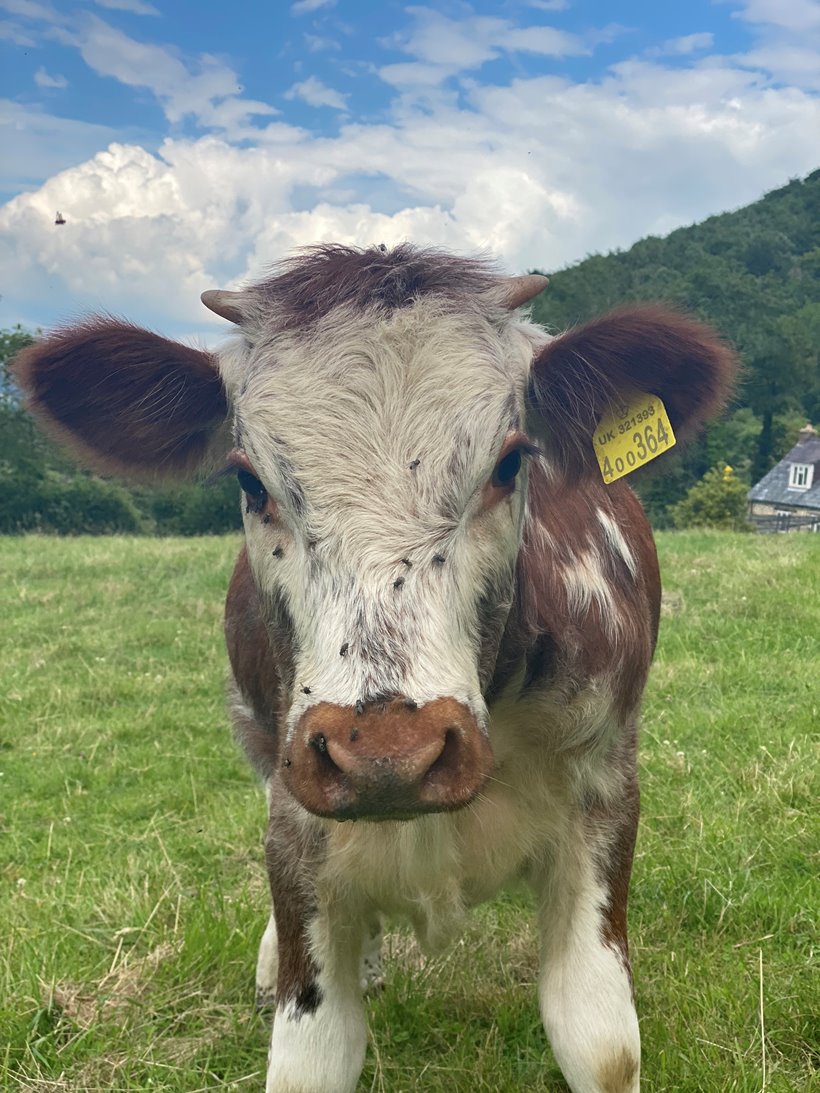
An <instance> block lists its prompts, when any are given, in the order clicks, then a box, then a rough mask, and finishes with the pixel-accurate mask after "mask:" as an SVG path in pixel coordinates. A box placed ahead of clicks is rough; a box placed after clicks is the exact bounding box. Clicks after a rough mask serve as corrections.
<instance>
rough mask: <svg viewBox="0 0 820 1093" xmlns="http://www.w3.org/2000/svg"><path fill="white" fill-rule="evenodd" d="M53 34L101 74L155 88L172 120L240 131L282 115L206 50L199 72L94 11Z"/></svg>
mask: <svg viewBox="0 0 820 1093" xmlns="http://www.w3.org/2000/svg"><path fill="white" fill-rule="evenodd" d="M54 34H55V36H56V37H58V39H59V40H60V41H61V42H62V43H63V44H64V45H73V46H75V47H76V48H77V49H79V51H80V53H81V54H82V58H83V60H84V61H85V63H86V64H87V65H88V66H89V68H91V69H92V70H93V71H94V72H96V73H97V74H98V75H100V76H110V77H113V78H114V79H116V80H118V81H119V82H120V83H123V84H126V85H127V86H129V87H142V88H147V89H148V90H149V91H151V92H152V93H153V94H154V95H155V96H156V98H157V99H158V100H159V102H160V103H161V105H162V108H163V110H164V112H165V116H166V117H167V118H168V120H169V121H170V122H180V121H182V120H183V119H184V118H186V117H192V118H194V119H195V120H196V122H197V123H198V124H199V125H202V126H208V127H214V128H225V127H227V126H228V124H230V126H232V127H233V128H234V129H235V130H236V129H241V127H242V126H244V125H247V123H248V121H249V119H250V118H252V117H258V116H264V115H272V114H275V113H277V111H276V110H275V109H274V108H273V107H272V106H270V105H269V104H268V103H264V102H258V101H255V100H252V99H244V98H242V97H241V93H242V88H241V86H240V85H239V81H238V79H237V76H236V73H235V72H234V71H233V70H232V69H230V68H228V66H227V65H225V64H224V63H223V62H221V61H219V60H217V59H216V58H215V57H212V56H211V55H209V54H202V55H201V56H200V58H199V60H198V62H197V65H196V71H190V69H189V68H188V66H187V64H186V63H185V62H184V61H183V60H182V59H180V57H179V56H178V55H177V51H176V50H174V49H172V48H170V47H167V46H162V45H156V44H154V43H147V42H140V41H137V40H136V39H135V38H131V37H129V36H128V35H127V34H125V33H123V32H122V31H121V30H118V29H117V28H116V27H113V26H111V25H110V24H109V23H106V22H105V21H104V20H103V19H100V18H98V17H97V16H95V15H88V16H86V18H85V19H83V20H82V22H81V24H80V26H79V28H78V29H73V30H58V31H55V32H54ZM235 135H238V136H240V137H241V136H244V135H245V134H242V133H239V134H235Z"/></svg>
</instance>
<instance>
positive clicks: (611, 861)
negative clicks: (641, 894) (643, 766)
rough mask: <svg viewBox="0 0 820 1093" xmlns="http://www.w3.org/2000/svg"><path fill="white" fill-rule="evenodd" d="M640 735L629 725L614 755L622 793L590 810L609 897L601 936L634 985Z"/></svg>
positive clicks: (598, 803) (590, 820)
mask: <svg viewBox="0 0 820 1093" xmlns="http://www.w3.org/2000/svg"><path fill="white" fill-rule="evenodd" d="M637 735H638V734H637V729H636V727H635V726H634V725H633V726H630V727H629V729H628V730H627V731H626V733H625V734H624V737H625V739H624V740H623V741H622V742H621V745H620V747H618V748H617V749H616V753H615V755H614V756H613V759H612V761H613V762H614V763H615V764H617V765H618V767H619V768H620V770H621V772H622V774H623V790H622V792H621V794H620V796H619V797H618V798H617V800H616V801H614V802H607V803H606V804H604V803H603V802H600V801H597V802H595V803H594V804H592V806H591V807H590V808H589V810H588V813H587V819H588V823H589V825H590V826H591V827H592V828H593V829H594V830H593V844H595V843H597V844H599V845H600V844H602V845H603V849H602V851H601V852H600V853H599V854H598V862H597V866H598V872H599V875H600V878H601V881H602V883H603V886H604V888H605V890H606V893H607V901H606V904H605V906H604V907H603V908H602V912H603V924H602V928H601V937H602V940H603V942H604V944H606V945H609V947H610V948H612V949H614V950H615V951H616V952H617V953H618V955H619V956H620V957H621V960H622V962H623V965H624V968H625V969H626V972H627V974H628V975H629V982H630V985H632V967H631V965H630V962H629V940H628V936H627V903H628V900H629V879H630V876H631V874H632V860H633V856H634V853H635V840H636V838H637V834H638V818H639V816H640V811H641V798H640V790H639V788H638V778H637V773H636V766H637ZM633 996H634V987H633Z"/></svg>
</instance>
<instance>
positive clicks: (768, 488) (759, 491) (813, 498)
mask: <svg viewBox="0 0 820 1093" xmlns="http://www.w3.org/2000/svg"><path fill="white" fill-rule="evenodd" d="M805 433H806V430H803V433H802V434H801V439H800V440H799V441H798V442H797V444H795V446H794V447H793V448H792V450H791V451H790V452H787V454H786V455H784V456H783V458H782V459H781V460H780V462H779V463H778V464H777V466H776V467H772V469H771V470H770V471H769V473H768V474H767V475H765V476H764V477H763V478H761V479H760V481H759V482H758V483H757V485H756V486H752V488H751V489H750V490H749V493H748V498H749V500H750V501H762V502H764V503H765V504H767V505H791V506H799V507H800V508H801V509H817V511H818V512H820V436H818V435H817V433H811V434H809V435H805ZM792 463H813V464H814V477H813V479H812V484H811V487H810V488H809V489H807V490H790V489H789V467H790V466H791V464H792Z"/></svg>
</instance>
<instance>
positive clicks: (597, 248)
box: [0, 0, 820, 344]
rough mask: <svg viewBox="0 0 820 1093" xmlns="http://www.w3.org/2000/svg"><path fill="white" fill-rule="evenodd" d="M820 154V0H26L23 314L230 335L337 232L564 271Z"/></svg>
mask: <svg viewBox="0 0 820 1093" xmlns="http://www.w3.org/2000/svg"><path fill="white" fill-rule="evenodd" d="M818 166H820V0H687V2H686V3H685V4H684V3H679V2H675V0H668V2H665V0H609V2H607V0H497V2H495V3H489V2H485V0H472V2H469V3H467V2H461V0H443V2H430V3H417V4H412V3H411V4H407V3H404V2H397V0H379V2H375V0H255V2H254V0H245V2H242V0H238V2H234V3H226V2H225V0H219V2H216V0H196V2H194V0H72V2H70V3H60V2H59V0H0V327H2V328H7V327H10V326H13V325H14V324H16V323H18V322H19V323H22V324H23V325H24V326H26V327H27V328H29V329H35V328H37V327H44V328H48V327H53V326H54V325H57V324H60V323H65V322H68V321H71V320H73V319H76V318H77V317H78V316H80V315H82V314H84V313H86V312H89V311H106V312H109V313H113V314H117V315H123V316H126V317H127V318H130V319H132V320H133V321H135V322H138V323H141V324H144V325H146V326H150V327H151V328H153V329H156V330H159V331H161V332H164V333H168V334H172V335H175V336H179V337H184V338H186V339H193V340H197V339H199V340H204V341H205V343H206V344H207V343H210V342H211V341H213V339H214V338H217V337H218V336H219V335H220V333H221V332H222V331H223V330H224V324H222V323H221V321H220V320H219V319H217V318H216V317H215V316H213V315H211V314H210V312H207V311H206V310H205V309H204V308H203V307H202V305H201V304H200V302H199V294H200V293H201V292H202V290H203V289H206V288H213V287H221V288H235V287H237V286H238V285H240V284H242V283H243V282H246V281H248V280H251V279H254V278H257V277H259V276H260V275H262V274H263V273H264V272H265V271H266V270H267V269H268V268H269V267H270V266H271V264H272V263H274V262H275V261H277V260H278V259H280V258H282V257H283V256H285V255H287V254H289V253H292V252H293V251H294V250H296V249H298V248H300V247H304V246H307V245H309V244H312V243H316V242H320V241H325V240H333V241H337V242H343V243H349V244H353V245H357V246H366V245H369V244H378V243H385V244H387V245H391V244H395V243H397V242H399V241H402V240H410V241H413V242H416V243H419V244H424V245H436V246H439V247H443V248H446V249H448V250H452V251H456V252H459V253H463V254H475V253H484V254H491V255H493V256H495V257H496V258H497V259H498V260H499V261H500V262H501V264H502V266H503V267H504V268H505V269H506V270H507V271H508V272H510V273H520V272H523V271H526V270H529V269H541V270H551V269H557V268H560V267H562V266H565V265H568V264H570V263H573V262H576V261H578V260H580V259H582V258H583V257H585V256H586V255H587V254H590V253H601V252H606V251H608V250H611V249H613V248H617V247H621V248H625V247H628V246H629V245H630V244H631V243H633V242H634V241H635V240H637V239H639V238H641V237H642V236H645V235H649V234H654V235H663V234H667V233H668V232H670V231H671V230H673V229H674V228H676V227H679V226H681V225H685V224H690V223H693V222H695V221H698V220H702V219H703V218H704V217H706V216H709V215H712V214H714V213H718V212H722V211H724V210H727V209H733V208H738V207H740V206H742V205H745V204H747V203H749V202H750V201H754V200H756V199H757V198H758V197H760V196H761V195H762V194H763V193H764V192H766V191H767V190H771V189H773V188H775V187H777V186H780V185H783V184H784V183H785V182H787V181H788V179H789V178H794V177H799V176H803V175H805V174H807V173H809V172H810V171H812V170H814V169H816V168H817V167H818ZM58 210H59V211H60V212H61V213H62V216H63V218H64V219H65V224H62V225H57V224H55V217H56V213H57V211H58Z"/></svg>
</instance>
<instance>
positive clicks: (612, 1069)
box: [536, 791, 641, 1093]
mask: <svg viewBox="0 0 820 1093" xmlns="http://www.w3.org/2000/svg"><path fill="white" fill-rule="evenodd" d="M620 805H621V806H622V810H621V811H620V814H616V813H615V811H614V810H613V811H611V812H610V813H609V815H608V816H606V817H602V816H601V815H597V816H595V817H592V816H589V815H585V816H579V817H578V818H577V821H576V822H574V823H572V824H570V829H569V830H568V831H567V838H566V839H565V840H561V845H560V846H559V847H557V848H556V849H555V851H554V853H553V855H552V861H551V863H550V865H549V867H547V868H545V869H544V870H543V871H539V873H538V874H537V880H536V891H537V896H538V899H539V930H540V935H541V971H540V975H539V981H538V994H539V1003H540V1008H541V1017H542V1019H543V1022H544V1028H545V1030H546V1033H547V1036H548V1037H549V1041H550V1043H551V1044H552V1049H553V1051H554V1053H555V1058H556V1060H557V1061H558V1065H559V1066H560V1067H561V1070H562V1071H563V1074H564V1077H565V1078H566V1080H567V1083H568V1084H569V1087H570V1089H571V1090H572V1093H637V1091H638V1089H639V1084H640V1050H641V1048H640V1033H639V1030H638V1018H637V1014H636V1012H635V1004H634V998H633V993H632V975H631V971H630V967H629V957H628V949H627V937H626V895H627V888H628V884H629V874H630V870H631V864H632V850H633V847H634V842H635V830H636V826H637V792H636V791H634V792H632V793H630V794H628V795H627V799H625V800H624V801H622V802H620Z"/></svg>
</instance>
